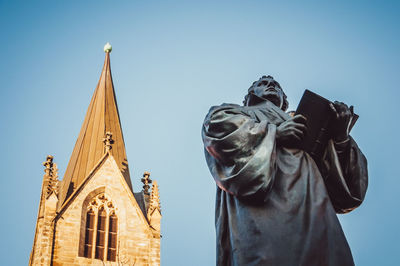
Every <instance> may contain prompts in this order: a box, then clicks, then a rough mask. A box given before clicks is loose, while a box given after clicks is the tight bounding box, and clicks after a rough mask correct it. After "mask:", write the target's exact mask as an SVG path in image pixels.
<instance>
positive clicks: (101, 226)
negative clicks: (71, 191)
mask: <svg viewBox="0 0 400 266" xmlns="http://www.w3.org/2000/svg"><path fill="white" fill-rule="evenodd" d="M117 229H118V217H117V215H116V213H115V207H114V204H113V203H112V201H111V200H110V198H109V197H108V196H106V195H105V194H104V193H100V194H98V195H97V196H95V197H94V198H93V199H92V200H91V201H90V203H89V204H88V206H87V209H86V226H85V241H84V245H85V246H84V252H83V256H84V257H86V258H93V257H94V258H96V259H100V260H105V259H106V260H107V261H115V260H116V254H117V252H116V251H117V233H118V231H117Z"/></svg>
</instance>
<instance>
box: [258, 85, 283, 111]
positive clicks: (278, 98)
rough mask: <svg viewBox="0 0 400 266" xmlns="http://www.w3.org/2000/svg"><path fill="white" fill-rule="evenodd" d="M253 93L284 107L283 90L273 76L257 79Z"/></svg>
mask: <svg viewBox="0 0 400 266" xmlns="http://www.w3.org/2000/svg"><path fill="white" fill-rule="evenodd" d="M252 94H254V95H255V96H257V97H259V98H261V99H265V100H268V101H270V102H272V103H273V104H275V105H276V106H278V107H279V108H282V105H283V101H284V99H283V90H282V88H281V87H280V86H279V84H278V82H276V81H275V80H274V79H273V78H264V79H260V80H259V81H257V82H256V84H254V86H253V91H252Z"/></svg>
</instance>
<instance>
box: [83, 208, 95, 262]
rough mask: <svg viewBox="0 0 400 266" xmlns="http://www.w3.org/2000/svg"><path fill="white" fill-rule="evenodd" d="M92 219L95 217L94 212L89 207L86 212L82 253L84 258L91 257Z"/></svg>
mask: <svg viewBox="0 0 400 266" xmlns="http://www.w3.org/2000/svg"><path fill="white" fill-rule="evenodd" d="M94 219H95V214H94V212H93V210H92V209H89V211H88V212H87V214H86V227H85V250H84V255H83V256H85V257H86V258H91V257H92V244H93V233H94Z"/></svg>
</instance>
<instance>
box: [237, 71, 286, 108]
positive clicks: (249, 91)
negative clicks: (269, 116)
mask: <svg viewBox="0 0 400 266" xmlns="http://www.w3.org/2000/svg"><path fill="white" fill-rule="evenodd" d="M266 79H273V80H274V81H275V82H276V84H277V85H278V86H279V88H280V89H281V90H282V92H283V105H282V110H283V111H286V109H287V108H288V107H289V102H288V101H287V96H286V94H285V92H284V91H283V89H282V87H281V85H280V84H279V82H278V81H276V80H275V79H274V78H273V77H272V76H270V75H268V76H262V77H261V78H260V79H259V80H256V81H254V82H253V84H252V85H251V86H250V88H249V90H248V92H247V95H246V96H245V97H244V100H243V105H247V103H248V100H249V97H250V94H251V93H252V92H254V88H255V87H257V86H258V84H259V83H260V82H261V81H264V80H266Z"/></svg>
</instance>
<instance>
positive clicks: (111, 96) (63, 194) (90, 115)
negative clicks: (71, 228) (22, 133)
mask: <svg viewBox="0 0 400 266" xmlns="http://www.w3.org/2000/svg"><path fill="white" fill-rule="evenodd" d="M104 51H105V52H106V58H105V61H104V66H103V71H102V72H101V76H100V80H99V83H98V84H97V87H96V90H95V91H94V94H93V97H92V100H91V102H90V105H89V108H88V110H87V113H86V117H85V120H84V122H83V125H82V128H81V131H80V133H79V136H78V139H77V141H76V144H75V147H74V150H73V152H72V155H71V158H70V161H69V163H68V166H67V169H66V171H65V175H64V178H63V180H62V185H61V189H60V203H61V204H62V203H63V202H64V201H65V200H66V199H67V198H68V197H69V195H71V193H72V192H74V190H75V189H76V188H77V187H78V186H79V185H80V184H81V183H82V181H83V180H84V179H85V178H86V177H87V175H88V174H89V173H90V171H91V170H92V169H93V168H94V167H95V166H96V165H97V163H98V162H99V160H100V159H101V158H102V156H103V155H104V153H105V152H106V148H105V145H104V143H103V140H104V138H105V137H106V133H107V132H110V133H111V134H112V140H113V141H114V142H113V145H112V149H111V150H110V151H109V152H110V153H111V154H112V155H113V157H114V158H115V160H116V162H117V164H118V166H119V168H120V170H121V172H122V174H123V176H124V178H125V180H126V182H127V184H128V186H129V187H130V188H131V189H132V184H131V180H130V175H129V168H128V161H127V157H126V151H125V143H124V138H123V135H122V129H121V122H120V118H119V113H118V107H117V100H116V98H115V91H114V85H113V81H112V76H111V67H110V52H111V45H109V44H106V46H105V47H104Z"/></svg>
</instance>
